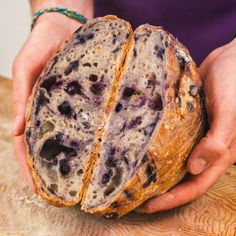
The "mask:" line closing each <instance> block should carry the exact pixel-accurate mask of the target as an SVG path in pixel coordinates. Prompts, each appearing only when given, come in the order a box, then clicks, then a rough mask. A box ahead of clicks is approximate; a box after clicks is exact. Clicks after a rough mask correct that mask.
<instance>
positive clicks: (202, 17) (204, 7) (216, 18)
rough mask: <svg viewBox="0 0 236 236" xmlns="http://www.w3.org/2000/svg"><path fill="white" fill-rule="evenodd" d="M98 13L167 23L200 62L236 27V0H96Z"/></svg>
mask: <svg viewBox="0 0 236 236" xmlns="http://www.w3.org/2000/svg"><path fill="white" fill-rule="evenodd" d="M94 2H95V16H96V17H97V16H104V15H108V14H114V15H117V16H118V17H120V18H123V19H125V20H128V21H129V22H130V23H131V24H132V26H133V28H135V27H137V26H138V25H140V24H144V23H149V24H152V25H160V26H163V27H164V28H165V29H166V30H167V31H169V32H170V33H172V34H173V35H174V36H175V37H177V38H178V39H179V40H180V42H182V43H183V44H184V45H185V46H186V47H187V48H188V49H189V51H190V53H191V55H192V57H193V59H194V60H195V61H196V63H197V64H198V65H199V64H200V63H201V62H202V61H203V60H204V58H205V57H206V56H207V55H208V54H209V53H210V52H211V51H212V50H213V49H215V48H217V47H219V46H222V45H224V44H226V43H228V42H229V41H230V40H231V39H232V36H233V34H234V32H235V30H236V0H214V1H212V0H204V1H203V0H191V1H190V0H179V1H176V0H96V1H94Z"/></svg>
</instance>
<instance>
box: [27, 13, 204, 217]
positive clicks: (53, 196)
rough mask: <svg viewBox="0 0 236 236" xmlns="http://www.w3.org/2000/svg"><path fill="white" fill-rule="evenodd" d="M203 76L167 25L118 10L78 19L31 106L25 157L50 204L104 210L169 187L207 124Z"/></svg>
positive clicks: (111, 213)
mask: <svg viewBox="0 0 236 236" xmlns="http://www.w3.org/2000/svg"><path fill="white" fill-rule="evenodd" d="M202 91H203V90H202V81H201V78H200V76H199V73H198V70H197V67H196V65H195V63H194V62H193V60H192V58H191V57H190V55H189V52H188V51H187V49H186V48H185V47H184V46H183V45H182V44H180V43H179V42H178V40H177V39H175V38H174V37H173V36H172V35H171V34H169V33H168V32H166V31H165V30H163V29H162V28H161V27H154V26H151V25H148V24H145V25H142V26H140V27H138V28H137V29H136V30H135V31H134V32H133V31H132V28H131V26H130V24H129V23H128V22H126V21H124V20H121V19H119V18H117V17H115V16H105V17H101V18H96V19H93V20H91V21H90V22H88V23H87V24H85V25H83V26H81V27H80V28H79V29H78V30H77V31H76V32H75V33H74V34H73V36H72V37H71V38H70V39H69V40H68V41H67V42H66V43H65V45H64V46H63V47H62V49H61V50H60V51H59V52H57V53H56V54H55V55H54V56H53V57H52V58H51V60H50V61H49V63H48V64H47V66H46V67H45V69H44V70H43V72H42V74H41V75H40V77H39V79H38V81H37V83H36V84H35V86H34V89H33V92H32V95H31V98H30V102H29V104H28V109H27V117H26V120H27V122H26V130H25V140H26V146H27V162H28V166H29V168H30V171H31V174H32V177H33V180H34V183H35V185H36V189H37V193H38V194H39V195H40V196H41V197H42V198H43V199H45V200H47V201H48V202H50V203H51V204H54V205H57V206H72V205H75V204H81V209H82V210H84V211H86V212H90V213H93V214H98V215H102V216H104V217H106V218H116V217H120V216H122V215H125V214H127V213H128V212H129V211H131V210H133V209H135V208H136V207H138V206H139V205H140V204H142V203H143V202H144V201H145V200H147V199H148V198H151V197H153V196H156V195H159V194H161V193H164V192H166V191H167V190H168V189H170V188H171V187H172V186H174V185H175V184H176V183H178V181H180V180H181V179H182V177H183V176H184V174H185V173H186V167H185V165H186V159H187V157H188V155H189V154H190V152H191V150H192V149H193V147H194V145H195V144H196V143H197V142H198V140H199V139H200V138H201V137H202V135H203V133H204V109H203V92H202Z"/></svg>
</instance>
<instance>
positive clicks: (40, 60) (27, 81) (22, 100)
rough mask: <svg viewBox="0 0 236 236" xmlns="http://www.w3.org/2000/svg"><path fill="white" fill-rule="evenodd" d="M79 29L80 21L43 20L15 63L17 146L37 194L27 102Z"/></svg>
mask: <svg viewBox="0 0 236 236" xmlns="http://www.w3.org/2000/svg"><path fill="white" fill-rule="evenodd" d="M79 26H80V23H79V22H78V21H76V20H73V19H71V18H68V17H66V16H64V15H60V14H59V13H50V14H45V15H42V16H40V17H39V19H38V20H37V23H36V25H35V27H34V29H33V31H32V32H31V33H30V35H29V37H28V39H27V40H26V42H25V44H24V46H23V48H22V49H21V51H20V53H19V54H18V55H17V57H16V59H15V61H14V65H13V90H14V91H13V109H14V118H15V120H14V127H13V135H14V136H15V138H14V146H15V152H16V155H17V157H18V160H19V162H20V165H21V167H22V170H23V173H24V174H25V177H26V179H27V180H28V182H29V184H30V186H31V187H32V189H33V190H35V189H34V184H33V181H32V178H31V176H30V174H29V171H28V168H27V165H26V160H25V144H24V140H23V135H22V134H23V132H24V129H25V111H26V106H27V102H28V98H29V96H30V94H31V91H32V87H33V86H34V84H35V82H36V80H37V78H38V76H39V74H40V73H41V71H42V69H43V68H44V66H45V64H46V63H47V61H48V60H49V59H50V57H51V56H52V54H53V53H54V52H55V51H57V50H58V49H59V47H60V46H61V44H62V43H63V42H64V41H65V40H66V39H67V38H68V37H69V36H70V35H71V34H72V33H73V32H74V31H75V30H76V29H77V28H78V27H79Z"/></svg>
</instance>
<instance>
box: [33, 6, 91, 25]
mask: <svg viewBox="0 0 236 236" xmlns="http://www.w3.org/2000/svg"><path fill="white" fill-rule="evenodd" d="M48 12H58V13H61V14H63V15H66V16H68V17H70V18H73V19H76V20H79V21H80V22H81V23H86V22H87V21H88V19H87V18H86V17H84V16H82V15H80V14H78V13H76V12H75V11H70V10H68V9H66V8H59V7H53V8H46V9H42V10H39V11H37V12H36V13H34V15H33V19H32V24H31V30H32V29H33V27H34V25H35V22H36V20H37V19H38V17H39V16H41V15H42V14H44V13H48Z"/></svg>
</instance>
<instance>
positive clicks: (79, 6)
mask: <svg viewBox="0 0 236 236" xmlns="http://www.w3.org/2000/svg"><path fill="white" fill-rule="evenodd" d="M54 7H59V8H67V9H68V10H71V11H75V12H77V13H79V14H81V15H84V16H85V17H86V18H88V19H91V18H93V0H80V1H75V0H66V1H65V0H50V1H46V0H33V2H32V14H34V13H35V12H37V11H39V10H42V9H46V8H54ZM48 14H49V13H47V15H48Z"/></svg>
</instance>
